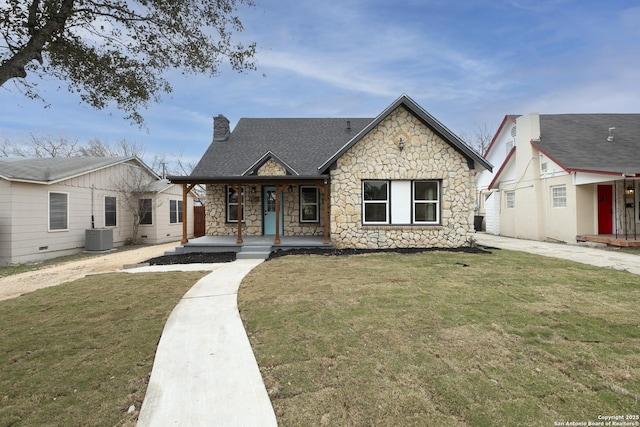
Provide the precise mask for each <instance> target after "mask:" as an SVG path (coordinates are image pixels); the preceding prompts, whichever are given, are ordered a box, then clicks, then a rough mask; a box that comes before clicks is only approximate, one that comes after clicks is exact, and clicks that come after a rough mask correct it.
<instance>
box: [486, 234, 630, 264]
mask: <svg viewBox="0 0 640 427" xmlns="http://www.w3.org/2000/svg"><path fill="white" fill-rule="evenodd" d="M474 237H475V239H476V242H477V243H478V244H480V245H482V246H491V247H494V248H501V249H509V250H512V251H523V252H529V253H532V254H537V255H543V256H548V257H553V258H561V259H566V260H569V261H575V262H580V263H582V264H589V265H594V266H596V267H606V268H612V269H614V270H624V271H628V272H629V273H633V274H640V255H633V254H627V253H623V252H618V251H616V250H615V249H611V250H605V249H601V248H597V247H591V246H586V245H577V244H576V245H570V244H565V243H550V242H538V241H536V240H524V239H513V238H510V237H502V236H494V235H493V234H487V233H476V234H475V235H474Z"/></svg>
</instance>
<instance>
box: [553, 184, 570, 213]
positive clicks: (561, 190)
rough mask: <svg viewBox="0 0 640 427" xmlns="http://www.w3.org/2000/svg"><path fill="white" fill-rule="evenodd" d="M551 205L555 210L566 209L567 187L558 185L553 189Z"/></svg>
mask: <svg viewBox="0 0 640 427" xmlns="http://www.w3.org/2000/svg"><path fill="white" fill-rule="evenodd" d="M551 203H552V204H551V205H552V206H553V207H554V208H566V207H567V186H566V185H558V186H555V187H551Z"/></svg>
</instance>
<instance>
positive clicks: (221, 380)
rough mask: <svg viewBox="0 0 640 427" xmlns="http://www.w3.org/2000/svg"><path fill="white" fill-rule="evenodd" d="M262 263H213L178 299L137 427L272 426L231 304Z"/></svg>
mask: <svg viewBox="0 0 640 427" xmlns="http://www.w3.org/2000/svg"><path fill="white" fill-rule="evenodd" d="M261 262H262V260H236V261H234V262H231V263H225V264H218V265H217V267H215V270H214V271H213V272H212V273H210V274H208V275H207V276H205V277H203V278H202V279H201V280H200V281H198V283H196V284H195V285H194V286H193V288H191V289H190V290H189V291H188V292H187V293H186V294H185V295H184V297H183V298H182V299H181V300H180V302H179V303H178V305H177V306H176V307H175V308H174V310H173V311H172V313H171V315H170V316H169V319H168V320H167V324H166V325H165V327H164V330H163V332H162V337H161V338H160V342H159V344H158V349H157V351H156V358H155V361H154V363H153V370H152V372H151V378H150V380H149V386H148V388H147V394H146V395H145V398H144V402H143V404H142V408H141V410H140V416H139V417H138V426H140V427H146V426H153V427H156V426H214V425H215V426H277V421H276V417H275V414H274V412H273V407H272V406H271V401H270V399H269V395H268V393H267V391H266V389H265V386H264V383H263V381H262V376H261V374H260V370H259V368H258V364H257V363H256V360H255V357H254V355H253V351H252V349H251V345H250V344H249V339H248V338H247V334H246V331H245V329H244V326H243V324H242V320H241V318H240V314H239V312H238V304H237V298H238V288H239V286H240V282H241V281H242V279H243V278H244V276H245V275H246V274H247V273H249V271H251V270H252V269H253V268H254V267H256V266H257V265H259V264H260V263H261ZM136 270H138V271H153V267H144V268H141V269H136ZM131 272H133V271H131Z"/></svg>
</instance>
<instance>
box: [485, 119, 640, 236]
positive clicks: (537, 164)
mask: <svg viewBox="0 0 640 427" xmlns="http://www.w3.org/2000/svg"><path fill="white" fill-rule="evenodd" d="M485 157H486V158H487V159H488V161H490V162H491V163H493V164H495V165H496V168H497V170H496V171H495V172H492V171H483V172H481V173H479V174H478V175H477V176H476V192H477V199H478V200H479V201H480V203H479V206H480V214H481V215H484V216H485V217H486V218H485V219H486V221H485V222H486V230H487V232H488V233H492V234H499V235H503V236H508V237H517V238H523V239H530V240H550V241H561V242H567V243H576V242H577V241H594V242H601V243H608V244H614V245H618V246H635V245H640V242H639V241H638V232H639V231H640V198H639V197H638V191H640V184H639V181H640V114H538V113H531V114H526V115H523V116H506V117H505V119H504V120H503V122H502V124H501V126H500V128H499V129H498V131H497V133H496V135H495V137H494V139H493V141H492V143H491V145H490V146H489V147H488V149H487V152H486V153H485Z"/></svg>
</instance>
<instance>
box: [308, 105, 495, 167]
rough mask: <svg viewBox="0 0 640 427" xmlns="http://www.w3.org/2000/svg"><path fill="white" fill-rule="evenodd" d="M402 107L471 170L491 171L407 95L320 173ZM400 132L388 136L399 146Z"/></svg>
mask: <svg viewBox="0 0 640 427" xmlns="http://www.w3.org/2000/svg"><path fill="white" fill-rule="evenodd" d="M400 107H403V108H404V109H406V110H407V111H408V112H409V113H411V115H413V116H414V117H415V118H416V119H417V120H419V121H420V122H421V123H422V124H423V125H425V126H426V127H428V128H430V129H431V131H432V132H433V133H434V134H436V135H438V137H440V138H441V139H442V140H443V141H445V142H447V143H448V144H449V145H451V146H452V147H453V148H454V149H455V150H457V151H458V152H459V153H460V154H462V155H463V156H464V157H465V158H466V160H467V163H468V164H469V167H470V168H471V169H474V168H476V165H477V166H478V167H479V168H484V169H488V170H491V169H492V166H491V164H490V163H489V162H487V161H486V160H485V159H484V158H483V157H482V156H481V155H480V154H479V153H477V152H476V151H475V150H474V149H473V148H471V147H470V146H469V145H467V144H466V143H465V142H464V141H462V140H461V139H460V138H459V137H458V136H457V135H455V134H454V133H453V132H451V131H450V130H449V129H448V128H446V127H445V126H444V125H443V124H442V123H440V122H439V121H438V120H436V118H435V117H433V116H432V115H431V114H429V113H428V112H427V111H425V110H424V109H423V108H422V107H420V106H419V105H418V104H417V103H416V102H415V101H414V100H412V99H411V98H409V97H408V96H407V95H402V96H400V97H399V98H398V99H397V100H396V101H395V102H393V103H392V104H391V105H390V106H389V107H387V108H386V109H385V110H384V111H383V112H382V113H381V114H380V115H378V117H376V118H375V119H374V120H373V121H372V122H371V123H369V124H368V125H367V126H366V127H365V128H364V129H362V130H361V131H360V132H358V134H356V135H355V136H354V137H353V138H352V139H351V140H349V141H348V142H347V143H346V144H345V145H344V146H342V147H341V148H340V150H338V151H337V152H336V153H334V154H333V155H332V156H331V157H330V158H329V159H327V160H326V161H325V162H324V163H323V164H322V165H320V166H319V167H318V170H319V171H320V173H326V171H327V170H328V169H329V168H330V167H332V166H333V164H335V162H336V160H337V159H338V158H340V157H341V156H342V155H344V154H345V153H346V152H347V151H348V150H349V149H350V148H351V147H353V146H354V145H355V144H357V143H358V142H359V141H360V140H361V139H362V138H364V137H365V136H366V135H367V134H368V133H370V132H372V131H373V130H374V129H375V128H376V127H377V126H378V125H379V124H380V123H382V122H383V121H384V120H385V119H387V118H388V117H389V115H391V114H392V113H393V112H394V111H396V110H397V109H398V108H400ZM402 132H403V131H402V130H398V131H397V132H396V133H395V134H394V135H390V137H392V138H396V139H395V141H397V143H398V144H399V142H400V138H403V136H406V135H403V134H402ZM403 143H405V144H406V141H404V139H403Z"/></svg>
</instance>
